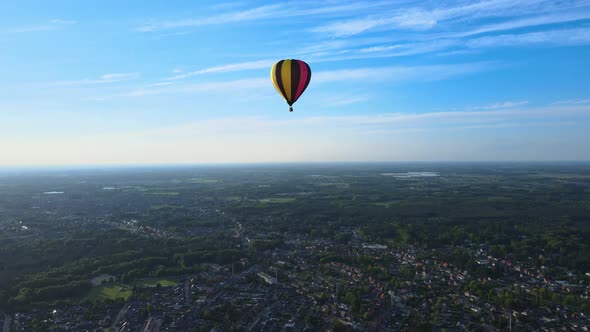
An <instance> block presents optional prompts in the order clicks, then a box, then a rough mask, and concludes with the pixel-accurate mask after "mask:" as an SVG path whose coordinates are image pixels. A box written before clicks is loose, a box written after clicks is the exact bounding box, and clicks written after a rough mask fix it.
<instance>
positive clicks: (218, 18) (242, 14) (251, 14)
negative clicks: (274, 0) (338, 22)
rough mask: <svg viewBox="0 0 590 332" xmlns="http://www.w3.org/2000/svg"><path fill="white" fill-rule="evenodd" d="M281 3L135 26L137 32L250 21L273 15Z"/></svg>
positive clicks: (280, 6)
mask: <svg viewBox="0 0 590 332" xmlns="http://www.w3.org/2000/svg"><path fill="white" fill-rule="evenodd" d="M281 8H282V5H280V4H274V5H265V6H260V7H256V8H252V9H247V10H243V11H236V12H231V13H225V14H218V15H213V16H209V17H201V18H194V19H182V20H174V21H164V22H152V23H148V24H145V25H142V26H140V27H138V28H136V30H137V31H139V32H153V31H159V30H169V29H177V28H186V27H196V26H203V25H216V24H225V23H232V22H241V21H251V20H256V19H261V18H267V17H271V16H273V14H274V13H276V12H277V10H279V9H281Z"/></svg>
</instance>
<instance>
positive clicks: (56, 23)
mask: <svg viewBox="0 0 590 332" xmlns="http://www.w3.org/2000/svg"><path fill="white" fill-rule="evenodd" d="M77 23H78V21H75V20H65V19H53V20H50V21H49V22H47V23H41V24H33V25H28V26H21V27H16V28H12V29H8V30H6V31H7V32H12V33H27V32H41V31H51V30H59V29H61V28H63V27H64V26H68V25H74V24H77Z"/></svg>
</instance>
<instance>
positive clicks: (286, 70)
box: [281, 60, 292, 103]
mask: <svg viewBox="0 0 590 332" xmlns="http://www.w3.org/2000/svg"><path fill="white" fill-rule="evenodd" d="M281 81H282V82H283V88H284V90H285V99H286V100H287V102H288V103H290V102H291V100H292V99H291V98H292V97H291V60H285V61H284V62H283V65H282V66H281Z"/></svg>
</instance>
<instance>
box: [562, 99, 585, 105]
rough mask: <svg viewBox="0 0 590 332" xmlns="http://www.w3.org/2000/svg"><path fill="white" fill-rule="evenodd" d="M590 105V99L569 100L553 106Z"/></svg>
mask: <svg viewBox="0 0 590 332" xmlns="http://www.w3.org/2000/svg"><path fill="white" fill-rule="evenodd" d="M584 104H590V99H568V100H559V101H556V102H554V103H553V105H584Z"/></svg>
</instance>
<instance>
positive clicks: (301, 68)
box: [270, 59, 311, 112]
mask: <svg viewBox="0 0 590 332" xmlns="http://www.w3.org/2000/svg"><path fill="white" fill-rule="evenodd" d="M270 78H271V79H272V83H273V84H274V86H275V89H277V91H278V92H279V93H280V94H281V96H283V98H285V101H286V102H287V104H289V106H290V107H289V112H293V107H292V106H293V104H294V103H295V102H296V101H297V99H299V97H301V95H302V94H303V91H305V89H306V88H307V85H308V84H309V81H310V80H311V68H309V65H308V64H307V63H305V62H303V61H301V60H294V59H287V60H281V61H279V62H277V63H275V64H274V65H273V66H272V69H271V70H270Z"/></svg>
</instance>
